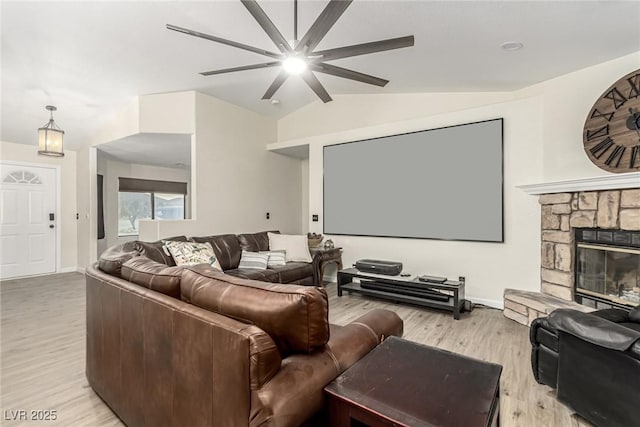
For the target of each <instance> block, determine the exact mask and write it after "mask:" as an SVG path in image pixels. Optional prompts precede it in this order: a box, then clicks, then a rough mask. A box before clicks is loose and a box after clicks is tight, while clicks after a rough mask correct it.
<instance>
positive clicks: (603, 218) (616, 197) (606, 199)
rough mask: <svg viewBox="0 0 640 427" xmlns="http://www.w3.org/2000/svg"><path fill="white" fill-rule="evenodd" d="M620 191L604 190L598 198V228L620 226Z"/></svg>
mask: <svg viewBox="0 0 640 427" xmlns="http://www.w3.org/2000/svg"><path fill="white" fill-rule="evenodd" d="M619 210H620V191H603V192H601V193H600V197H599V198H598V222H597V224H598V228H618V212H619Z"/></svg>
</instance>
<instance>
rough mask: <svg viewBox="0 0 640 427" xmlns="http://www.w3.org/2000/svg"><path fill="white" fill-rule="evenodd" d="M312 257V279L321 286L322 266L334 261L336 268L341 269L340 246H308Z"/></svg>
mask: <svg viewBox="0 0 640 427" xmlns="http://www.w3.org/2000/svg"><path fill="white" fill-rule="evenodd" d="M309 252H311V256H312V257H313V281H314V283H315V284H316V285H318V286H322V283H323V279H322V278H323V277H324V268H325V267H326V266H327V265H329V264H331V263H334V264H336V265H337V266H338V270H342V248H330V249H325V248H323V247H317V248H309Z"/></svg>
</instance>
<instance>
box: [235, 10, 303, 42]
mask: <svg viewBox="0 0 640 427" xmlns="http://www.w3.org/2000/svg"><path fill="white" fill-rule="evenodd" d="M241 2H242V4H243V5H244V7H246V8H247V10H248V11H249V13H250V14H251V16H253V18H254V19H255V20H256V21H258V24H260V26H261V27H262V29H263V30H264V32H265V33H267V35H268V36H269V38H270V39H271V40H273V42H274V43H275V44H276V46H278V49H280V51H281V52H283V53H291V52H292V51H293V50H292V49H291V46H289V42H288V41H287V39H285V38H284V36H283V35H282V33H280V31H278V28H276V26H275V25H274V24H273V22H272V21H271V19H269V17H268V16H267V14H266V13H265V12H264V10H263V9H262V8H261V7H260V5H258V2H256V1H255V0H241Z"/></svg>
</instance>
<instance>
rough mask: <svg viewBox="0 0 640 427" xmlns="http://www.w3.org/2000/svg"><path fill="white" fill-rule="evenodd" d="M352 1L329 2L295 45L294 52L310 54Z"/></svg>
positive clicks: (336, 0)
mask: <svg viewBox="0 0 640 427" xmlns="http://www.w3.org/2000/svg"><path fill="white" fill-rule="evenodd" d="M352 1H353V0H331V1H330V2H329V4H328V5H327V7H325V8H324V10H323V11H322V13H321V14H320V16H318V19H316V21H315V22H314V23H313V25H311V28H309V31H307V33H306V34H305V35H304V36H303V37H302V39H300V41H299V42H298V44H297V45H296V49H295V50H296V51H297V52H300V51H302V50H303V49H304V51H305V52H311V51H312V50H313V49H314V48H315V47H316V46H317V45H318V43H320V41H321V40H322V39H323V38H324V36H325V35H326V34H327V33H328V32H329V30H330V29H331V27H333V24H335V23H336V21H337V20H338V18H340V16H342V14H343V13H344V11H345V10H347V7H349V5H350V4H351V2H352Z"/></svg>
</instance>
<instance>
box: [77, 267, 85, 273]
mask: <svg viewBox="0 0 640 427" xmlns="http://www.w3.org/2000/svg"><path fill="white" fill-rule="evenodd" d="M75 271H77V272H78V273H82V274H84V273H85V272H86V271H87V269H86V268H84V267H76V270H75Z"/></svg>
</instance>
